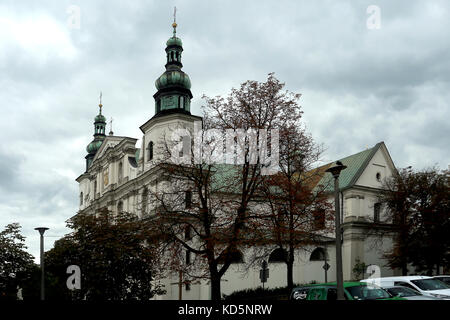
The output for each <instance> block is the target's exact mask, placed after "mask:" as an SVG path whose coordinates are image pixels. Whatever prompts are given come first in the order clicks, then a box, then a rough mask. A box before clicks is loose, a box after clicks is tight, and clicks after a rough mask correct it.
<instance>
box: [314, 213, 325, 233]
mask: <svg viewBox="0 0 450 320" xmlns="http://www.w3.org/2000/svg"><path fill="white" fill-rule="evenodd" d="M313 223H314V229H315V230H323V229H325V211H324V210H318V211H316V212H315V213H314V222H313Z"/></svg>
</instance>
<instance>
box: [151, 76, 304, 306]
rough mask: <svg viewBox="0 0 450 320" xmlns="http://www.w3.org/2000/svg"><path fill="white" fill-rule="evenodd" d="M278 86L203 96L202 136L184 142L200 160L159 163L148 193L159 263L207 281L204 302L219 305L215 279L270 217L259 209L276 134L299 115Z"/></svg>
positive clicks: (270, 82)
mask: <svg viewBox="0 0 450 320" xmlns="http://www.w3.org/2000/svg"><path fill="white" fill-rule="evenodd" d="M283 88H284V84H283V83H280V81H279V80H277V79H276V78H275V76H274V75H273V74H269V76H268V78H267V81H265V82H262V83H261V82H257V81H247V82H245V83H243V84H242V85H241V86H240V88H239V89H232V91H231V93H230V94H229V95H228V97H226V98H222V97H215V98H209V97H204V98H205V100H206V106H205V107H204V113H203V123H202V129H203V131H202V134H198V135H196V136H195V138H194V139H193V140H194V144H191V143H189V142H190V141H189V139H187V142H188V145H190V147H189V150H191V152H192V153H194V154H195V152H196V149H195V146H198V145H199V144H200V146H201V155H202V156H201V161H200V162H199V161H198V158H197V161H194V160H195V159H194V158H195V157H191V160H190V162H189V163H183V164H177V163H173V162H172V163H170V162H167V161H166V162H163V163H162V164H160V165H159V166H158V170H161V172H160V174H159V176H160V178H159V182H158V188H157V190H156V189H155V190H154V191H152V194H151V199H152V201H153V204H152V206H153V207H155V208H157V209H156V211H155V214H154V215H153V216H152V218H151V219H150V221H152V222H153V228H154V229H155V232H159V233H160V234H161V237H162V239H164V241H163V246H162V248H163V249H162V250H163V251H164V252H165V253H166V254H165V256H166V257H169V258H170V261H169V260H168V263H167V265H168V267H169V268H171V269H172V271H176V270H178V271H182V272H183V274H184V275H185V277H190V279H192V280H195V279H202V278H203V279H204V278H206V279H208V280H209V281H210V284H211V298H212V300H220V299H221V288H220V282H221V279H222V276H223V275H224V274H225V272H226V271H227V270H228V269H229V267H230V265H231V264H232V263H233V262H235V261H236V260H237V259H239V255H240V252H241V251H242V250H244V249H245V248H248V247H252V246H255V245H257V244H258V239H255V237H254V231H255V230H254V228H255V226H260V225H261V223H266V222H267V217H268V216H269V215H270V214H269V215H268V212H269V211H264V210H261V206H260V205H259V203H261V200H263V199H264V197H265V194H264V184H265V183H267V182H265V180H266V178H267V177H268V176H269V175H271V174H273V173H275V172H276V170H275V171H273V169H274V168H278V163H277V162H278V159H277V161H274V160H273V159H274V157H273V156H274V155H275V154H276V153H277V151H278V150H277V149H276V143H277V142H278V139H277V138H278V137H277V132H276V130H278V132H284V131H285V130H287V129H289V128H295V127H297V126H298V125H299V124H300V122H299V121H300V119H301V115H302V112H301V110H300V106H299V104H298V102H297V101H298V99H299V97H300V95H299V94H295V93H292V92H289V91H284V90H283ZM211 129H212V130H211ZM260 129H265V130H266V131H265V132H267V136H266V135H264V134H263V133H262V131H260ZM238 132H244V133H245V137H244V138H242V139H241V137H238V136H235V137H233V136H232V138H231V141H233V142H234V144H233V145H234V149H232V150H231V151H230V149H228V148H227V147H228V145H227V138H225V137H227V134H230V133H231V134H232V135H233V134H236V133H238ZM211 133H214V134H211ZM193 136H194V133H193ZM272 138H273V139H272ZM229 141H230V139H228V142H229ZM162 146H163V147H162V150H161V149H160V150H159V152H164V154H165V158H166V159H170V158H171V157H172V156H173V155H174V151H173V145H172V144H171V142H170V141H169V139H165V142H164V143H163V144H162ZM255 146H256V149H257V151H258V152H256V153H254V151H255ZM185 150H186V149H183V152H184V151H185ZM178 152H179V151H178V150H177V151H175V153H178ZM299 152H301V150H299ZM239 156H242V157H239ZM230 159H231V160H230ZM270 170H272V171H270ZM274 181H275V180H274ZM280 183H281V181H280ZM264 241H265V240H264ZM188 256H189V258H188Z"/></svg>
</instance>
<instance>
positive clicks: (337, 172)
mask: <svg viewBox="0 0 450 320" xmlns="http://www.w3.org/2000/svg"><path fill="white" fill-rule="evenodd" d="M345 168H347V166H344V165H343V164H342V162H341V161H336V164H335V165H333V166H331V167H329V168H328V169H327V170H325V171H326V172H330V173H331V174H332V175H333V177H334V178H338V177H339V175H340V174H341V171H342V170H344V169H345Z"/></svg>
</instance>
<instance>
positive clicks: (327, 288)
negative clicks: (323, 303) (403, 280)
mask: <svg viewBox="0 0 450 320" xmlns="http://www.w3.org/2000/svg"><path fill="white" fill-rule="evenodd" d="M304 289H305V291H307V294H306V299H303V300H336V299H337V289H336V282H332V283H324V284H314V285H311V286H308V287H304ZM344 297H345V299H346V300H405V299H403V298H401V297H393V296H392V295H391V294H389V293H388V292H387V291H385V290H384V289H382V288H380V287H378V286H376V285H373V284H368V283H362V282H344Z"/></svg>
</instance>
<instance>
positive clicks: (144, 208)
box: [142, 187, 148, 216]
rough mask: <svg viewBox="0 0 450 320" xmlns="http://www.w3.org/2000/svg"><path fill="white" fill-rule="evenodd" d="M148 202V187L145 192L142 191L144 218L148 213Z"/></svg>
mask: <svg viewBox="0 0 450 320" xmlns="http://www.w3.org/2000/svg"><path fill="white" fill-rule="evenodd" d="M147 202H148V189H147V187H145V188H144V191H142V216H144V215H145V214H146V213H147Z"/></svg>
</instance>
